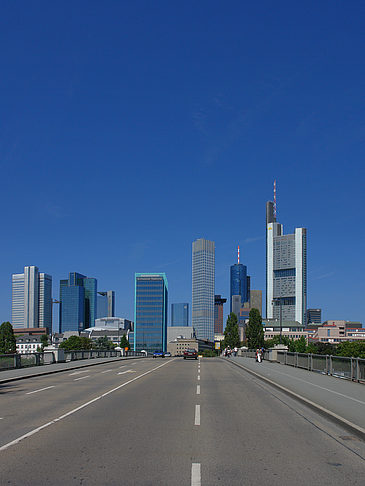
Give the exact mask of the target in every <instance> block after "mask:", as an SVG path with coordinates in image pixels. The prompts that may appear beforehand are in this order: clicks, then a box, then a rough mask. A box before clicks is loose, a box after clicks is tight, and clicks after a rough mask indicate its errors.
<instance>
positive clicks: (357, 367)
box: [356, 358, 360, 383]
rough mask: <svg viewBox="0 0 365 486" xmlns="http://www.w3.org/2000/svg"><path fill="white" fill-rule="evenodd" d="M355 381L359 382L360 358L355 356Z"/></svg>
mask: <svg viewBox="0 0 365 486" xmlns="http://www.w3.org/2000/svg"><path fill="white" fill-rule="evenodd" d="M356 381H357V382H358V383H359V382H360V358H356Z"/></svg>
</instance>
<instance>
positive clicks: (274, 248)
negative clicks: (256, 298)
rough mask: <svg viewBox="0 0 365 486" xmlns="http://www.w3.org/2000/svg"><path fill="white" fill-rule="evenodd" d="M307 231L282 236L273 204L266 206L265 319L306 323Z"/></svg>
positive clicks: (281, 227)
mask: <svg viewBox="0 0 365 486" xmlns="http://www.w3.org/2000/svg"><path fill="white" fill-rule="evenodd" d="M306 308H307V230H306V229H305V228H295V231H294V234H288V235H284V234H283V225H282V224H280V223H278V222H277V221H276V204H275V202H272V201H269V202H267V203H266V317H267V318H268V319H270V318H274V319H280V310H281V316H282V320H283V321H297V322H300V323H301V324H305V323H306V319H305V316H306Z"/></svg>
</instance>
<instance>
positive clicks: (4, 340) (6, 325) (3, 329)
mask: <svg viewBox="0 0 365 486" xmlns="http://www.w3.org/2000/svg"><path fill="white" fill-rule="evenodd" d="M13 353H16V339H15V336H14V331H13V326H12V325H11V324H10V322H3V323H2V324H1V326H0V354H13Z"/></svg>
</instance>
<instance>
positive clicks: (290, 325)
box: [262, 319, 308, 341]
mask: <svg viewBox="0 0 365 486" xmlns="http://www.w3.org/2000/svg"><path fill="white" fill-rule="evenodd" d="M262 324H263V326H264V332H265V339H273V338H274V337H276V336H280V335H282V336H285V337H288V338H289V339H295V340H296V339H300V338H301V337H304V338H305V339H306V340H307V341H308V331H307V330H306V329H305V327H304V326H303V325H302V324H301V323H300V322H298V321H282V323H281V326H280V321H278V320H277V319H264V320H263V321H262Z"/></svg>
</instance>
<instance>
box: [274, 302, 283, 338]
mask: <svg viewBox="0 0 365 486" xmlns="http://www.w3.org/2000/svg"><path fill="white" fill-rule="evenodd" d="M278 302H279V319H280V337H279V342H280V344H281V335H282V324H283V321H282V312H281V306H282V302H281V299H280V298H278V297H276V298H274V299H272V303H273V305H274V303H278Z"/></svg>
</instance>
